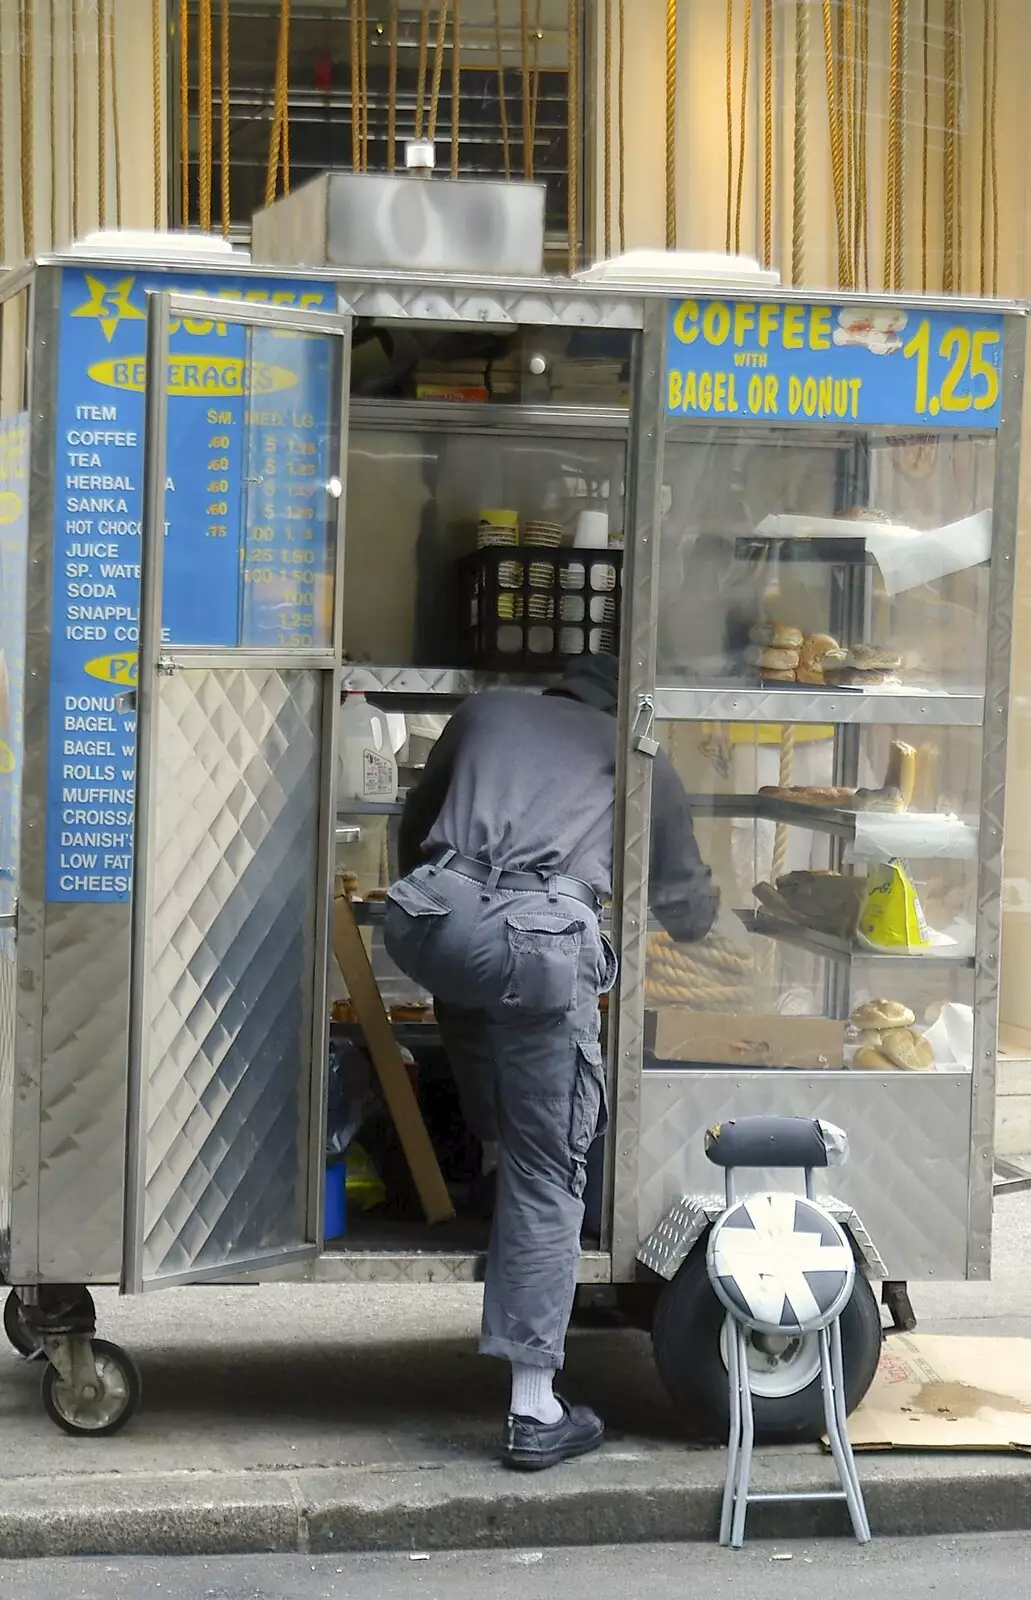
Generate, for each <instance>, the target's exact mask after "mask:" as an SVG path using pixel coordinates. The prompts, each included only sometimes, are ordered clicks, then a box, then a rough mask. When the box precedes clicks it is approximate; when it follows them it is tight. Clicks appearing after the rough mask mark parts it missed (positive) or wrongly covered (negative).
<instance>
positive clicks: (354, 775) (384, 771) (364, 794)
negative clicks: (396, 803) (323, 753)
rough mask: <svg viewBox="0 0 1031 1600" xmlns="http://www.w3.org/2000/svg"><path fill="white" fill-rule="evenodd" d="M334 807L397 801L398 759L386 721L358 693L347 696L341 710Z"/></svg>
mask: <svg viewBox="0 0 1031 1600" xmlns="http://www.w3.org/2000/svg"><path fill="white" fill-rule="evenodd" d="M338 734H339V755H338V757H337V807H338V809H342V808H344V807H346V806H347V804H348V803H349V802H354V801H356V800H357V801H367V800H379V801H388V802H389V801H392V800H396V799H397V757H396V756H395V754H394V749H393V743H392V740H391V738H390V730H389V729H388V726H387V717H386V715H385V713H384V712H382V711H377V709H376V708H375V706H370V705H369V703H368V701H367V700H366V698H365V695H364V694H363V693H362V692H361V691H358V692H353V691H352V692H349V693H348V694H347V696H346V698H345V699H344V703H343V705H342V706H341V707H340V721H339V724H338Z"/></svg>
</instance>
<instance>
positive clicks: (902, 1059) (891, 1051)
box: [881, 1028, 934, 1072]
mask: <svg viewBox="0 0 1031 1600" xmlns="http://www.w3.org/2000/svg"><path fill="white" fill-rule="evenodd" d="M881 1049H882V1051H883V1052H884V1054H885V1055H886V1056H887V1057H888V1060H889V1061H890V1062H891V1063H892V1065H893V1066H895V1067H898V1068H900V1070H901V1071H903V1072H929V1071H930V1070H931V1068H932V1067H933V1066H934V1051H933V1050H932V1049H931V1046H930V1045H929V1044H928V1042H927V1040H926V1039H925V1038H924V1036H923V1034H920V1033H914V1032H913V1031H912V1029H911V1028H888V1029H887V1030H886V1031H885V1032H884V1033H883V1034H882V1035H881Z"/></svg>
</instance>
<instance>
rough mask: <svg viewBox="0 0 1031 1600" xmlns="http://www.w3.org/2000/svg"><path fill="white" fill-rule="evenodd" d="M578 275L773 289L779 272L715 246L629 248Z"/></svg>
mask: <svg viewBox="0 0 1031 1600" xmlns="http://www.w3.org/2000/svg"><path fill="white" fill-rule="evenodd" d="M576 276H577V277H578V278H579V279H581V280H582V281H584V282H587V283H628V284H632V283H648V284H652V283H668V284H669V285H670V286H671V287H678V286H679V287H684V286H686V285H690V286H691V287H692V288H695V287H699V288H700V287H702V286H704V285H709V286H714V285H724V286H726V287H727V288H742V289H751V288H756V289H774V288H776V287H777V285H778V284H779V283H780V273H779V272H777V271H775V270H774V269H773V268H772V267H761V266H760V265H759V263H758V261H756V260H755V258H754V257H753V256H728V255H723V254H721V253H720V252H719V251H715V250H628V251H627V252H626V254H625V255H622V256H613V258H612V259H611V260H610V261H596V262H595V264H594V266H593V267H586V268H585V269H584V271H583V272H578V273H577V274H576Z"/></svg>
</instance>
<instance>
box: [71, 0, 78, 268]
mask: <svg viewBox="0 0 1031 1600" xmlns="http://www.w3.org/2000/svg"><path fill="white" fill-rule="evenodd" d="M70 122H71V129H70V132H71V142H72V238H73V239H77V238H78V237H79V7H78V0H72V114H71V118H70Z"/></svg>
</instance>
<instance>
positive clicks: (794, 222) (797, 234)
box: [791, 0, 809, 285]
mask: <svg viewBox="0 0 1031 1600" xmlns="http://www.w3.org/2000/svg"><path fill="white" fill-rule="evenodd" d="M808 122H809V0H795V151H794V157H795V159H794V173H793V182H792V204H791V281H792V283H793V284H796V285H797V284H800V283H801V282H802V281H803V279H804V278H805V219H806V155H807V151H808V141H809V126H808Z"/></svg>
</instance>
